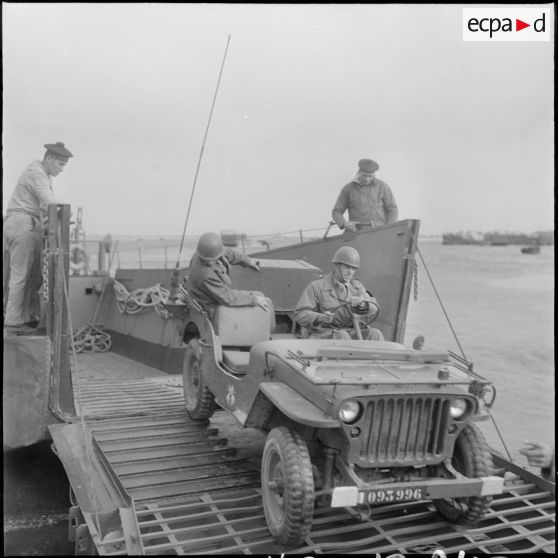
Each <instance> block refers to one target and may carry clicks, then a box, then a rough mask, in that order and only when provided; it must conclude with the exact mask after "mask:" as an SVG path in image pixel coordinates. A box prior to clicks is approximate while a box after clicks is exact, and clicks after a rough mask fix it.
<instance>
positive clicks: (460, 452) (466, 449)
mask: <svg viewBox="0 0 558 558" xmlns="http://www.w3.org/2000/svg"><path fill="white" fill-rule="evenodd" d="M452 465H453V467H454V468H455V469H456V470H457V471H458V472H459V473H461V474H462V475H465V476H466V477H469V478H479V477H486V476H489V475H492V474H493V463H492V457H491V456H490V452H489V450H488V445H487V443H486V440H485V439H484V435H483V433H482V432H481V431H480V430H479V429H478V427H477V426H475V425H474V424H469V425H467V426H466V427H465V428H464V429H463V431H462V432H461V434H460V435H459V436H458V438H457V440H456V442H455V448H454V451H453V457H452ZM491 502H492V498H491V497H490V496H467V497H460V498H448V499H443V500H434V505H435V506H436V509H437V510H438V512H439V513H440V514H441V515H442V516H443V517H445V518H446V519H447V520H448V521H449V522H450V523H458V524H466V525H475V524H476V523H478V522H479V521H480V520H481V519H482V518H483V517H484V515H485V514H486V510H487V509H488V506H490V503H491Z"/></svg>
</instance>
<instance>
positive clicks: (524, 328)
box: [405, 241, 554, 465]
mask: <svg viewBox="0 0 558 558" xmlns="http://www.w3.org/2000/svg"><path fill="white" fill-rule="evenodd" d="M520 248H521V247H520V246H516V245H509V246H474V245H471V246H469V245H460V246H452V245H442V244H441V242H439V241H420V242H419V251H420V252H419V253H418V254H417V261H418V289H417V290H418V297H417V300H414V297H413V295H411V302H410V305H409V312H408V320H407V330H406V336H405V343H406V344H411V343H412V340H413V339H414V337H415V336H416V335H418V334H422V335H424V336H425V340H426V342H425V345H424V350H439V349H442V350H444V349H450V350H452V351H454V352H455V353H458V354H459V355H463V353H464V355H465V357H466V358H467V359H468V360H469V361H471V362H473V364H474V371H475V372H476V373H478V374H480V375H481V376H484V377H486V378H487V379H489V380H490V381H492V382H493V384H494V386H495V387H496V391H497V396H496V401H495V403H494V406H493V409H492V411H493V417H494V421H495V423H496V426H497V427H498V429H499V430H500V433H501V434H502V437H503V439H504V442H505V444H506V446H507V448H508V450H509V452H510V453H511V455H512V457H513V458H514V459H517V460H518V462H519V463H521V464H523V465H524V464H525V458H524V457H522V456H520V455H519V453H518V450H519V448H520V447H521V446H522V445H523V441H524V440H532V441H540V442H544V443H549V444H552V445H553V444H554V247H553V246H547V247H542V248H541V251H540V253H539V254H522V253H521V249H520ZM421 256H422V259H421ZM423 261H424V264H425V265H424V264H423ZM427 270H428V272H429V273H430V276H431V279H432V282H431V281H430V278H429V277H428V274H427ZM432 283H433V284H434V286H435V288H436V291H437V293H438V295H439V297H440V299H441V300H442V303H443V307H444V309H445V313H446V314H447V316H448V317H447V318H446V315H445V314H444V310H443V309H442V307H441V304H440V302H439V301H438V297H437V296H436V291H435V290H434V287H433V286H432ZM450 323H451V327H450V325H449V324H450ZM452 328H453V331H454V333H455V335H454V333H453V332H452ZM481 428H482V430H483V432H484V434H485V436H486V437H487V439H488V441H489V443H490V444H491V445H492V446H493V447H494V448H496V449H498V450H499V451H501V452H502V453H504V455H505V454H506V453H505V448H504V446H503V444H502V442H501V441H500V437H499V435H498V433H497V430H496V427H495V426H494V424H493V423H492V421H489V422H486V423H481Z"/></svg>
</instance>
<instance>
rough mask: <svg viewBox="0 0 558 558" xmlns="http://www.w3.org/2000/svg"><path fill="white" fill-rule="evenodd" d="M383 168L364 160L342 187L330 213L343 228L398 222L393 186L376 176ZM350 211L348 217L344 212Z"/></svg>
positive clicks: (352, 229)
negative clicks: (353, 175) (346, 217)
mask: <svg viewBox="0 0 558 558" xmlns="http://www.w3.org/2000/svg"><path fill="white" fill-rule="evenodd" d="M379 168H380V166H379V165H378V163H376V161H373V160H372V159H361V160H360V161H359V162H358V172H357V173H356V175H355V177H354V178H353V179H352V180H351V182H349V183H348V184H346V185H345V186H343V189H342V190H341V193H340V194H339V197H338V198H337V201H336V202H335V206H334V208H333V210H332V212H331V215H332V217H333V220H334V221H335V223H337V225H338V226H339V228H340V229H345V230H347V231H349V232H355V231H357V230H370V229H372V228H373V227H379V226H380V225H387V224H389V223H395V222H396V221H397V217H398V214H399V210H398V209H397V203H396V202H395V198H394V196H393V194H392V192H391V189H390V187H389V186H388V185H387V184H386V183H385V182H384V181H383V180H380V179H379V178H376V177H375V173H376V171H377V170H378V169H379ZM347 210H348V211H349V220H348V221H347V220H345V218H344V217H343V214H344V213H345V211H347Z"/></svg>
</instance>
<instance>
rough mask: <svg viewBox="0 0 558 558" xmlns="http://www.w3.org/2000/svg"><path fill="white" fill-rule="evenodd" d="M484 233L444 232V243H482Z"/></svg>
mask: <svg viewBox="0 0 558 558" xmlns="http://www.w3.org/2000/svg"><path fill="white" fill-rule="evenodd" d="M482 243H483V237H482V233H474V232H470V231H467V232H458V233H444V234H442V244H482Z"/></svg>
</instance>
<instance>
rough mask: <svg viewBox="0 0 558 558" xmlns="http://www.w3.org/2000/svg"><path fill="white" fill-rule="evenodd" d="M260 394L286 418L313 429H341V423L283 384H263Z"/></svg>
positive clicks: (260, 387)
mask: <svg viewBox="0 0 558 558" xmlns="http://www.w3.org/2000/svg"><path fill="white" fill-rule="evenodd" d="M259 389H260V392H261V393H262V394H263V395H265V397H266V398H267V399H268V400H269V401H270V402H271V403H272V404H273V405H274V406H275V407H276V408H277V409H278V410H279V411H281V412H282V413H283V414H284V415H285V416H287V417H289V418H290V419H291V420H293V421H295V422H297V423H298V424H303V425H305V426H311V427H312V428H339V422H338V421H337V420H335V419H333V418H331V417H329V416H327V415H325V414H324V412H323V411H322V410H321V409H320V408H318V407H316V405H314V404H313V403H311V402H310V401H308V399H306V398H305V397H303V396H302V395H300V394H299V393H297V392H296V391H295V390H294V389H293V388H291V387H290V386H288V385H287V384H284V383H283V382H263V383H261V384H260V386H259Z"/></svg>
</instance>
